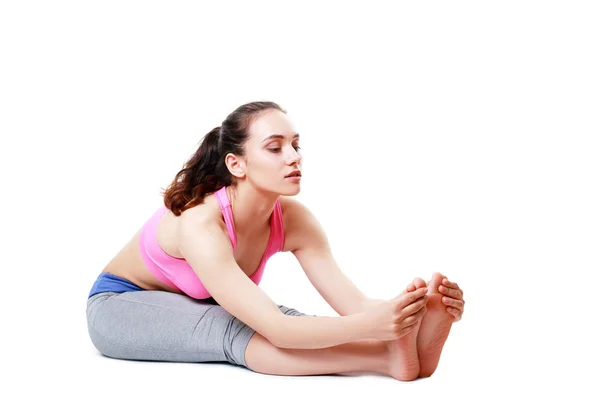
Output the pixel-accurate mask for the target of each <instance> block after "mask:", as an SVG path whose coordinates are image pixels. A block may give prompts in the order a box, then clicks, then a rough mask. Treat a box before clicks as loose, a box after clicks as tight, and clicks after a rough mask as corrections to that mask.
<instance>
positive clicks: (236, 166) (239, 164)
mask: <svg viewBox="0 0 600 400" xmlns="http://www.w3.org/2000/svg"><path fill="white" fill-rule="evenodd" d="M225 165H227V169H228V170H229V172H231V174H232V175H233V176H235V177H236V178H243V177H245V176H246V163H245V162H244V160H243V159H242V158H241V157H239V156H236V155H235V154H233V153H229V154H227V155H226V156H225Z"/></svg>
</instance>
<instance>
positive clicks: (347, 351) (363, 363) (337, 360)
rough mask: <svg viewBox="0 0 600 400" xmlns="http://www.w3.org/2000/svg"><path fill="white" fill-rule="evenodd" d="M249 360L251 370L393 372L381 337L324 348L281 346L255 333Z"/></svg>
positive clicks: (277, 371) (298, 373)
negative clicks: (290, 347)
mask: <svg viewBox="0 0 600 400" xmlns="http://www.w3.org/2000/svg"><path fill="white" fill-rule="evenodd" d="M246 364H247V366H248V368H249V369H251V370H252V371H255V372H260V373H263V374H270V375H327V374H341V375H345V373H348V372H377V373H381V374H385V375H390V373H389V367H388V365H389V351H388V349H387V346H386V345H385V343H383V342H381V341H360V342H350V343H344V344H342V345H339V346H333V347H327V348H324V349H282V348H278V347H275V346H273V345H272V344H271V342H269V341H268V340H267V339H265V338H264V337H263V336H261V335H260V334H259V333H255V334H254V336H252V339H251V340H250V342H249V343H248V347H247V349H246ZM415 378H416V377H412V378H411V379H415ZM401 380H404V379H401ZM407 380H410V379H407Z"/></svg>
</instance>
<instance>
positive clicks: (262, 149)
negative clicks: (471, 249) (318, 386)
mask: <svg viewBox="0 0 600 400" xmlns="http://www.w3.org/2000/svg"><path fill="white" fill-rule="evenodd" d="M299 141H300V138H299V135H298V134H297V133H295V132H294V128H293V125H292V123H291V121H290V120H289V119H288V117H287V114H286V112H285V111H284V110H283V109H282V108H281V107H279V106H278V105H277V104H275V103H271V102H254V103H249V104H245V105H243V106H241V107H239V108H238V109H237V110H235V111H234V112H233V113H231V114H230V115H229V116H228V117H227V118H226V119H225V121H224V122H223V123H222V125H221V126H219V127H216V128H214V129H213V130H212V131H210V132H209V133H208V134H207V135H206V137H205V138H204V139H203V140H202V142H201V144H200V146H199V148H198V150H197V151H196V153H195V154H194V155H193V156H192V157H191V158H190V159H189V161H188V162H187V163H186V165H185V166H184V168H183V169H182V170H181V171H180V172H179V173H178V174H177V175H176V177H175V179H174V180H173V182H172V183H171V184H170V185H169V187H168V188H167V189H166V190H165V191H164V193H163V194H164V206H161V207H160V208H159V209H158V210H157V211H156V213H155V214H154V215H153V216H151V217H150V218H149V219H148V221H147V222H146V223H145V224H144V225H143V227H142V228H141V229H140V230H139V231H138V232H137V233H136V234H135V235H134V236H133V238H132V239H131V241H130V242H129V243H128V244H127V245H126V246H125V247H124V248H123V249H122V250H121V251H120V252H119V253H118V254H117V255H116V257H115V258H114V259H112V260H111V261H110V262H109V263H108V265H107V266H106V267H105V268H104V270H103V271H102V273H101V274H100V276H99V277H98V279H97V280H96V282H95V283H94V285H93V287H92V290H91V291H90V294H89V298H88V306H87V318H88V331H89V334H90V337H91V340H92V343H93V344H94V346H95V347H96V348H97V349H98V350H99V351H100V352H101V353H102V354H104V355H106V356H108V357H113V358H121V359H133V360H156V361H174V362H229V363H231V364H236V365H241V366H244V367H246V368H248V369H250V370H252V371H255V372H261V373H265V374H278V375H318V374H335V373H339V374H343V373H347V372H357V371H370V372H378V373H383V374H386V375H389V376H391V377H393V378H396V379H399V380H413V379H415V378H417V377H418V376H429V375H431V374H432V373H433V371H434V370H435V368H436V366H437V364H438V360H439V357H440V353H441V351H442V346H443V344H444V342H445V340H446V337H447V336H448V333H449V331H450V326H451V324H452V323H453V322H454V321H456V320H458V319H460V318H461V316H462V311H463V305H464V301H463V299H462V291H461V290H460V288H459V287H458V285H456V284H455V283H452V282H449V281H448V280H447V279H446V278H445V277H444V276H442V275H440V274H437V273H436V274H434V275H433V278H432V280H431V281H430V282H429V285H427V284H426V283H425V282H424V281H423V280H422V279H415V280H414V281H413V282H412V283H410V284H409V285H408V287H407V289H406V291H404V292H403V293H402V294H400V295H399V296H398V297H396V298H394V299H392V300H386V301H384V300H374V299H368V298H366V297H365V296H364V295H363V294H362V293H361V292H360V291H359V290H358V289H357V288H356V286H354V285H353V284H352V282H351V281H350V280H349V279H348V278H347V277H346V276H344V275H343V273H342V272H341V271H340V269H339V268H338V266H337V265H336V262H335V260H334V259H333V257H332V255H331V252H330V248H329V244H328V242H327V239H326V237H325V234H324V232H323V231H322V229H321V227H320V225H319V223H318V222H317V221H316V220H315V218H314V216H313V215H312V214H311V212H310V211H309V210H307V209H306V208H305V207H303V206H302V204H300V203H299V202H298V201H296V200H294V199H292V198H289V197H280V196H293V195H295V194H298V193H299V191H300V179H301V178H300V176H301V165H302V164H301V161H302V157H301V155H300V153H299V150H300V147H299ZM279 251H290V252H292V253H293V254H294V255H295V256H296V257H297V259H298V261H299V263H300V264H301V266H302V268H303V269H304V271H305V272H306V274H307V276H308V278H309V280H310V281H311V282H312V284H313V285H314V286H315V288H316V289H317V290H318V292H319V293H320V294H321V295H322V296H323V297H324V299H325V300H326V301H327V302H328V303H329V304H330V305H331V306H332V308H333V309H334V310H335V311H336V312H337V313H339V314H340V316H339V317H320V316H314V315H312V316H307V315H306V314H303V313H301V312H299V311H297V310H295V309H293V308H288V307H286V306H283V305H276V304H275V303H273V301H272V300H271V299H270V298H269V297H268V296H267V295H266V294H265V293H264V292H263V291H262V290H261V289H260V288H259V287H258V284H259V282H260V280H261V278H262V274H263V271H264V268H265V264H266V263H267V261H268V259H269V258H270V257H271V256H272V255H273V254H275V253H276V252H279ZM298 317H304V318H298Z"/></svg>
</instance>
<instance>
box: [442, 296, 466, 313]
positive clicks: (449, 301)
mask: <svg viewBox="0 0 600 400" xmlns="http://www.w3.org/2000/svg"><path fill="white" fill-rule="evenodd" d="M442 302H444V304H445V305H447V306H449V307H454V308H458V309H459V310H462V309H463V304H464V303H463V301H462V300H456V299H453V298H451V297H446V296H444V297H442Z"/></svg>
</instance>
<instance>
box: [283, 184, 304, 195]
mask: <svg viewBox="0 0 600 400" xmlns="http://www.w3.org/2000/svg"><path fill="white" fill-rule="evenodd" d="M298 193H300V185H299V184H294V185H290V184H287V185H285V186H284V187H282V188H281V189H280V190H279V194H280V195H281V196H295V195H297V194H298Z"/></svg>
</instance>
